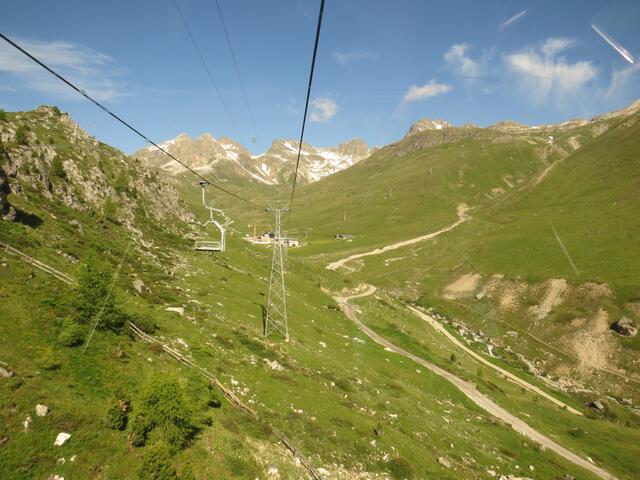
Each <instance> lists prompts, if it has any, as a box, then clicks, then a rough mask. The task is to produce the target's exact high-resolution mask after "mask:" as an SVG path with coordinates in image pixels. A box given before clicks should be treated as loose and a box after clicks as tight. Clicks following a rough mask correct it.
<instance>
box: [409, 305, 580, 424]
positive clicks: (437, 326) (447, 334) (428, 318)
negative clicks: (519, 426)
mask: <svg viewBox="0 0 640 480" xmlns="http://www.w3.org/2000/svg"><path fill="white" fill-rule="evenodd" d="M407 308H408V309H409V310H410V311H411V313H413V314H414V315H416V316H417V317H418V318H421V319H422V320H424V321H425V322H426V323H427V324H429V325H430V326H431V327H433V328H434V329H435V330H437V331H438V332H440V333H441V334H442V335H444V336H445V337H446V338H447V340H449V341H450V342H451V343H453V344H454V345H455V346H456V347H458V348H460V349H462V350H464V351H465V353H467V354H468V355H469V356H470V357H471V358H473V359H474V360H476V361H477V362H479V363H482V364H483V365H486V366H487V367H489V368H492V369H494V370H495V371H496V372H499V373H500V375H502V376H503V377H505V378H507V379H508V380H511V381H512V382H513V383H515V384H517V385H520V386H521V387H523V388H526V389H527V390H529V391H531V392H533V393H535V394H537V395H540V396H541V397H543V398H546V399H547V400H549V401H550V402H552V403H554V404H556V405H557V406H559V407H560V408H566V409H567V411H569V412H571V413H573V414H575V415H582V412H580V411H578V410H576V409H575V408H573V407H572V406H570V405H567V404H566V403H564V402H561V401H560V400H558V399H557V398H555V397H552V396H551V395H549V394H548V393H547V392H545V391H544V390H542V389H540V388H538V387H536V386H535V385H532V384H530V383H529V382H527V381H525V380H523V379H521V378H520V377H518V376H516V375H514V374H513V373H511V372H509V371H507V370H505V369H504V368H500V367H499V366H497V365H495V364H493V363H491V362H490V361H489V360H487V359H486V358H484V357H482V356H481V355H478V354H477V353H476V352H474V351H473V350H471V349H470V348H469V347H467V346H466V345H465V344H464V343H462V342H461V341H460V340H458V339H457V338H456V337H455V336H454V335H452V334H451V333H450V332H449V331H448V330H447V329H446V328H444V326H443V325H442V324H441V323H440V322H438V321H437V320H436V319H435V318H433V317H432V316H430V315H427V314H426V313H424V312H422V311H420V310H418V309H417V308H414V307H407Z"/></svg>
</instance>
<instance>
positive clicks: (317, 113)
mask: <svg viewBox="0 0 640 480" xmlns="http://www.w3.org/2000/svg"><path fill="white" fill-rule="evenodd" d="M311 106H312V107H313V108H314V110H313V111H312V112H311V121H312V122H314V123H320V122H326V121H327V120H329V119H330V118H333V117H334V116H335V115H336V113H338V104H337V103H336V102H334V101H333V100H331V99H330V98H326V97H318V98H316V99H314V100H313V101H312V102H311Z"/></svg>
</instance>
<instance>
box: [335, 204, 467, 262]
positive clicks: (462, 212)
mask: <svg viewBox="0 0 640 480" xmlns="http://www.w3.org/2000/svg"><path fill="white" fill-rule="evenodd" d="M467 210H469V207H467V206H466V205H465V204H464V203H461V204H460V205H458V209H457V211H458V220H457V221H455V222H454V223H452V224H451V225H449V226H448V227H444V228H442V229H440V230H438V231H437V232H433V233H428V234H426V235H422V236H420V237H415V238H411V239H409V240H403V241H402V242H396V243H392V244H391V245H386V246H384V247H381V248H376V249H375V250H370V251H368V252H364V253H356V254H354V255H351V256H349V257H347V258H343V259H340V260H337V261H335V262H333V263H330V264H329V265H327V267H326V268H327V269H328V270H337V269H338V268H340V267H343V266H344V265H345V264H346V263H348V262H350V261H352V260H357V259H359V258H363V257H369V256H371V255H380V254H382V253H385V252H388V251H390V250H397V249H398V248H402V247H406V246H407V245H413V244H414V243H418V242H422V241H424V240H430V239H432V238H434V237H437V236H438V235H440V234H441V233H445V232H448V231H450V230H453V229H454V228H456V227H457V226H458V225H460V224H461V223H463V222H466V221H467V220H469V218H471V217H469V216H468V215H467V214H466V212H467Z"/></svg>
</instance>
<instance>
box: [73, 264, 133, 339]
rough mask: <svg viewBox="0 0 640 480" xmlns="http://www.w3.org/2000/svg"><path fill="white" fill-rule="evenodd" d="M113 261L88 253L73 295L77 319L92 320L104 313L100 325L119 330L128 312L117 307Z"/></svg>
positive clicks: (104, 327) (80, 268)
mask: <svg viewBox="0 0 640 480" xmlns="http://www.w3.org/2000/svg"><path fill="white" fill-rule="evenodd" d="M112 277H113V271H112V269H111V265H109V263H108V262H106V261H105V260H103V259H101V258H99V257H97V256H89V257H87V259H86V260H85V261H84V262H83V263H82V264H81V265H80V267H79V268H78V273H77V277H76V278H77V280H78V286H77V287H76V291H75V294H74V297H73V306H74V307H75V309H76V312H77V319H78V321H79V322H81V323H90V322H91V321H92V320H93V319H94V318H95V316H96V315H98V314H100V313H101V317H100V323H99V324H98V327H99V328H103V329H108V330H113V331H116V332H117V331H120V330H121V329H122V327H123V326H124V323H125V321H126V319H127V316H126V315H125V314H124V313H123V312H122V311H121V310H120V309H119V308H118V307H117V305H116V301H115V297H114V295H113V292H112V291H111V283H112V282H113V278H112Z"/></svg>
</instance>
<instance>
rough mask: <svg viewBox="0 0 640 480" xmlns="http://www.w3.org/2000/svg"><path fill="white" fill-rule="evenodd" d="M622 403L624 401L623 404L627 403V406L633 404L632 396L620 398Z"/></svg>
mask: <svg viewBox="0 0 640 480" xmlns="http://www.w3.org/2000/svg"><path fill="white" fill-rule="evenodd" d="M620 403H622V405H626V406H627V407H632V406H633V401H632V400H631V399H630V398H623V399H622V400H620Z"/></svg>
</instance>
